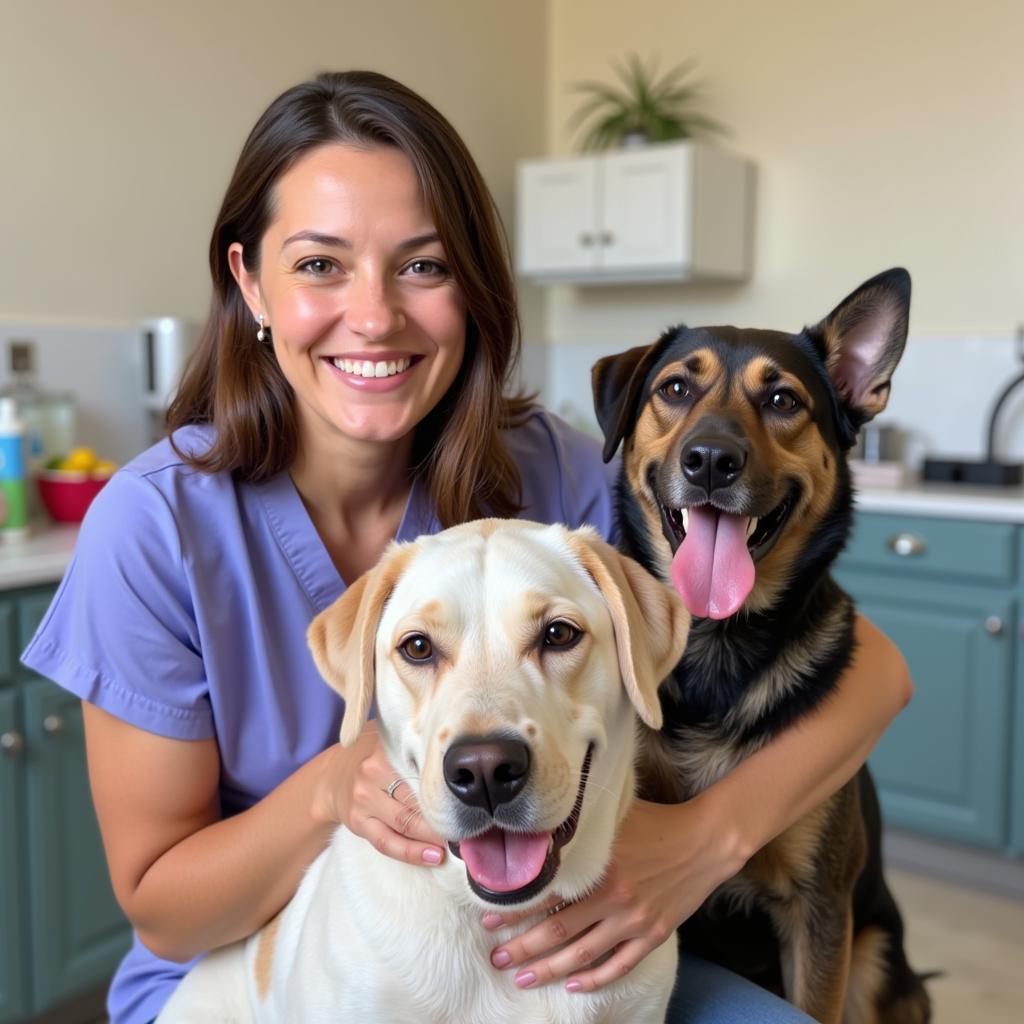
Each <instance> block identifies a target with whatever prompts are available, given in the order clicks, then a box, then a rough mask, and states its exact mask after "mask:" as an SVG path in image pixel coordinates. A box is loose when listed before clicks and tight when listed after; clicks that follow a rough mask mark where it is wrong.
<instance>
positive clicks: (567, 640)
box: [544, 619, 583, 650]
mask: <svg viewBox="0 0 1024 1024" xmlns="http://www.w3.org/2000/svg"><path fill="white" fill-rule="evenodd" d="M581 636H583V630H581V629H579V628H578V627H576V626H574V625H573V624H572V623H571V622H566V621H565V619H555V620H554V621H553V622H549V623H548V624H547V625H546V626H545V627H544V646H545V647H556V648H561V649H562V650H565V649H566V648H568V647H572V646H574V645H575V644H576V642H577V641H578V640H579V638H580V637H581Z"/></svg>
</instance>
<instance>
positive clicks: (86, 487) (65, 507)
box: [39, 470, 110, 523]
mask: <svg viewBox="0 0 1024 1024" xmlns="http://www.w3.org/2000/svg"><path fill="white" fill-rule="evenodd" d="M108 479H110V478H109V477H91V476H89V475H88V474H87V473H66V472H61V471H60V470H47V471H46V472H44V473H40V474H39V496H40V497H41V498H42V499H43V505H44V506H46V511H47V512H49V513H50V516H51V517H52V518H53V519H55V520H56V521H57V522H58V523H80V522H81V521H82V518H83V517H84V516H85V511H86V509H87V508H88V507H89V504H90V503H91V502H92V499H93V498H95V497H96V495H97V494H99V493H100V491H101V490H102V489H103V485H104V484H105V483H106V482H107V480H108Z"/></svg>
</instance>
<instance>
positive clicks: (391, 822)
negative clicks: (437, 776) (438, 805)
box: [378, 791, 444, 850]
mask: <svg viewBox="0 0 1024 1024" xmlns="http://www.w3.org/2000/svg"><path fill="white" fill-rule="evenodd" d="M385 800H386V801H387V803H386V804H384V805H379V808H380V810H379V814H378V817H379V818H381V820H383V821H384V823H385V824H386V825H388V826H390V827H391V828H392V829H394V831H395V832H399V833H401V834H402V835H403V836H406V837H407V838H409V839H418V840H419V841H420V842H423V843H429V844H431V845H432V846H436V847H437V848H438V849H439V850H442V849H443V846H444V843H443V841H442V839H441V837H440V836H438V835H437V834H436V833H435V832H434V831H433V829H431V828H430V826H428V825H427V823H426V822H425V821H424V820H423V815H422V814H420V808H419V804H417V803H416V798H415V796H414V795H413V794H412V792H411V791H410V792H409V795H408V797H407V799H405V800H397V799H395V797H389V796H387V794H385Z"/></svg>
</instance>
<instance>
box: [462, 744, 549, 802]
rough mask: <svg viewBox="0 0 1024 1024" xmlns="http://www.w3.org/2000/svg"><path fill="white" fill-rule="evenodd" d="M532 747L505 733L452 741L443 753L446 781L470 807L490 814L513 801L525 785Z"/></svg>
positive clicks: (528, 772)
mask: <svg viewBox="0 0 1024 1024" xmlns="http://www.w3.org/2000/svg"><path fill="white" fill-rule="evenodd" d="M529 774H530V748H529V747H528V746H527V745H526V744H525V743H523V741H522V740H517V739H511V738H505V737H486V738H483V739H479V738H470V739H465V740H458V741H457V742H455V743H453V744H452V745H451V746H450V747H449V748H448V752H447V753H446V754H445V755H444V781H445V782H446V783H447V784H448V788H449V789H450V790H451V791H452V792H453V793H454V794H455V795H456V796H457V797H458V798H459V799H460V800H461V801H462V802H463V803H464V804H467V805H468V806H470V807H480V808H482V809H483V810H485V811H487V812H488V813H490V814H493V813H494V811H495V809H496V808H497V807H498V806H499V805H500V804H507V803H510V802H511V801H512V800H514V799H515V797H516V796H517V794H518V793H519V792H520V790H521V789H522V788H523V787H524V786H525V785H526V781H527V778H528V777H529Z"/></svg>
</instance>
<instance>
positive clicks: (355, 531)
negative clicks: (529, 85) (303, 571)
mask: <svg viewBox="0 0 1024 1024" xmlns="http://www.w3.org/2000/svg"><path fill="white" fill-rule="evenodd" d="M411 457H412V437H411V436H409V437H407V438H402V439H401V440H399V441H394V442H388V443H376V442H360V441H353V440H351V439H349V438H344V437H339V436H334V437H332V438H330V439H328V440H326V441H325V439H323V438H320V439H314V438H308V439H304V440H303V442H302V443H300V446H299V455H298V456H297V458H296V460H295V462H294V463H293V465H292V468H291V478H292V482H293V483H294V484H295V489H296V490H297V491H298V492H299V496H300V497H301V498H302V502H303V504H304V505H305V506H306V511H307V512H308V513H309V517H310V519H311V520H312V522H313V525H314V526H315V527H316V530H317V533H319V534H320V539H321V540H322V541H323V543H324V546H325V547H326V548H327V551H328V553H329V554H330V556H331V559H332V561H333V562H334V565H335V567H336V568H337V570H338V572H339V573H340V574H341V577H342V579H344V580H345V582H346V583H347V584H351V583H352V582H354V580H355V579H356V578H358V577H359V576H361V575H362V574H363V573H364V572H365V571H366V570H367V569H369V568H371V567H372V566H373V565H375V564H376V562H377V560H378V559H379V558H380V555H381V553H382V552H383V551H384V548H385V547H386V546H387V544H388V542H389V541H391V540H393V539H394V537H395V534H396V533H397V532H398V527H399V524H400V523H401V521H402V515H403V513H404V511H405V506H406V503H407V501H408V498H409V491H410V488H411V486H412V474H411V471H410V462H411Z"/></svg>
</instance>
